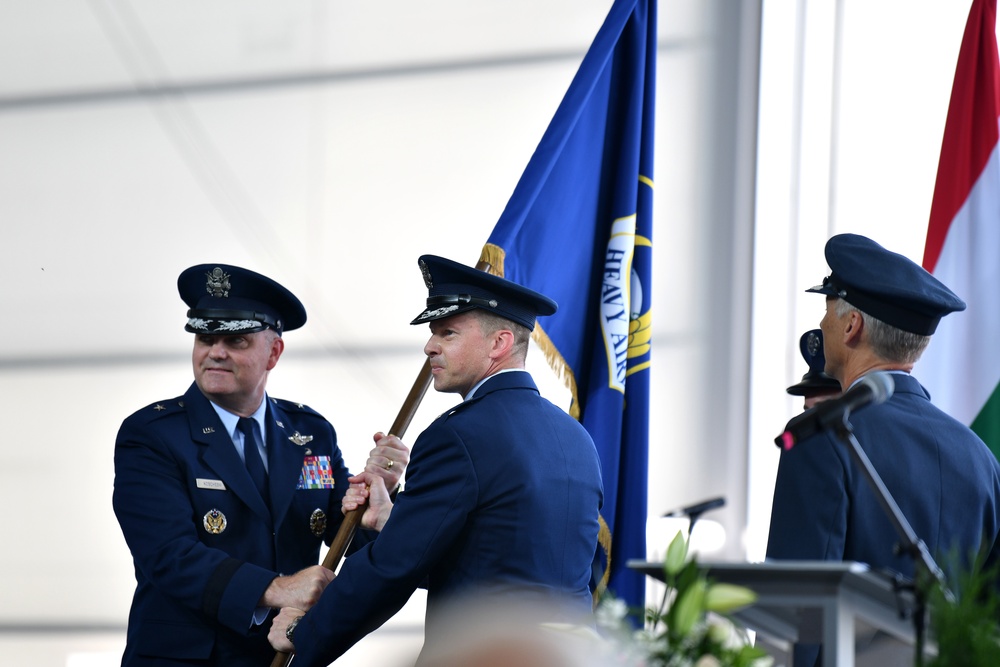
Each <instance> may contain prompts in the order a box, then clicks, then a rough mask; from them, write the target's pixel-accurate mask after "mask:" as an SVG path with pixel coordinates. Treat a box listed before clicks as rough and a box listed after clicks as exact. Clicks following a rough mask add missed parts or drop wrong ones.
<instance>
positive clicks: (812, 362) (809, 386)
mask: <svg viewBox="0 0 1000 667" xmlns="http://www.w3.org/2000/svg"><path fill="white" fill-rule="evenodd" d="M799 351H800V352H802V358H803V359H805V360H806V363H807V364H809V372H807V373H806V374H805V375H803V376H802V380H801V381H799V382H798V383H796V384H793V385H792V386H791V387H789V388H788V389H786V391H787V392H788V393H789V394H791V395H792V396H807V397H808V396H816V395H818V394H830V393H835V392H839V391H840V382H838V381H837V379H836V378H832V377H830V376H829V375H827V374H826V372H825V371H824V370H823V369H824V368H825V367H826V355H825V354H823V330H822V329H812V330H811V331H807V332H805V333H804V334H802V337H801V338H799Z"/></svg>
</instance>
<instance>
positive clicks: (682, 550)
mask: <svg viewBox="0 0 1000 667" xmlns="http://www.w3.org/2000/svg"><path fill="white" fill-rule="evenodd" d="M687 552H688V545H687V540H685V539H684V535H683V534H682V533H681V531H677V535H675V536H674V539H673V541H672V542H670V546H669V547H667V559H666V561H665V562H664V563H663V569H664V570H665V571H666V573H667V574H668V575H669V576H674V575H676V574H677V573H678V572H680V571H681V568H683V567H684V563H685V561H687Z"/></svg>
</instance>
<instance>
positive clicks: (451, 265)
mask: <svg viewBox="0 0 1000 667" xmlns="http://www.w3.org/2000/svg"><path fill="white" fill-rule="evenodd" d="M418 264H419V265H420V272H421V273H422V274H423V276H424V284H425V285H426V286H427V308H425V309H424V312H422V313H420V314H419V315H417V317H416V319H414V320H413V321H412V322H410V324H424V323H425V322H431V321H433V320H439V319H442V318H444V317H451V316H452V315H458V314H459V313H464V312H466V311H469V310H472V309H474V308H481V309H483V310H486V311H488V312H491V313H494V314H496V315H499V316H500V317H503V318H506V319H508V320H511V321H512V322H517V323H518V324H522V325H524V326H526V327H528V329H529V330H533V329H534V328H535V318H536V317H538V316H539V315H551V314H553V313H554V312H556V308H557V305H556V302H555V301H553V300H552V299H550V298H549V297H547V296H545V295H544V294H539V293H538V292H535V291H534V290H530V289H528V288H527V287H522V286H521V285H518V284H517V283H514V282H511V281H509V280H506V279H504V278H500V277H498V276H494V275H492V274H490V273H487V272H485V271H480V270H478V269H475V268H473V267H471V266H465V265H464V264H459V263H458V262H453V261H451V260H450V259H445V258H444V257H437V256H436V255H422V256H421V257H420V259H419V260H418Z"/></svg>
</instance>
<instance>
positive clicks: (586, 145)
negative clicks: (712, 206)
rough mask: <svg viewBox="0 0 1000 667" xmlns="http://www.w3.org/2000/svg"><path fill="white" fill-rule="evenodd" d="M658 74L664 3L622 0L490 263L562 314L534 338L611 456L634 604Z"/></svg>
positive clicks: (616, 585)
mask: <svg viewBox="0 0 1000 667" xmlns="http://www.w3.org/2000/svg"><path fill="white" fill-rule="evenodd" d="M655 75H656V3H655V0H616V2H615V3H614V4H613V5H612V7H611V10H610V12H609V14H608V16H607V18H606V19H605V21H604V24H603V25H602V26H601V29H600V31H599V32H598V33H597V36H596V37H595V39H594V42H593V44H592V45H591V46H590V49H589V50H588V51H587V54H586V56H585V57H584V59H583V62H582V63H581V65H580V69H579V71H577V73H576V76H575V77H574V79H573V81H572V83H571V84H570V87H569V90H568V91H567V92H566V95H565V96H564V97H563V100H562V102H561V103H560V105H559V107H558V109H557V110H556V113H555V116H554V117H553V118H552V121H551V122H550V124H549V127H548V129H547V130H546V131H545V134H544V135H543V136H542V140H541V142H540V143H539V144H538V147H537V148H536V149H535V153H534V155H533V156H532V157H531V160H530V161H529V163H528V166H527V167H526V168H525V170H524V173H523V174H522V176H521V180H520V181H519V182H518V184H517V187H516V188H515V189H514V193H513V194H512V195H511V198H510V201H508V203H507V206H506V208H505V209H504V211H503V213H502V214H501V216H500V219H499V221H498V222H497V224H496V227H495V228H494V229H493V232H492V234H491V235H490V238H489V240H488V242H487V244H486V246H485V248H484V249H483V254H482V257H481V261H484V262H487V263H488V264H490V267H491V268H490V271H492V272H493V273H495V274H496V275H500V276H504V277H506V278H509V279H511V280H513V281H515V282H517V283H520V284H522V285H525V286H527V287H530V288H531V289H534V290H537V291H539V292H541V293H543V294H545V295H547V296H549V297H551V298H553V299H555V300H556V301H557V302H558V304H559V311H558V312H557V313H556V314H555V315H552V316H550V317H542V318H540V319H539V322H538V326H536V328H535V332H534V336H535V340H536V342H538V344H539V345H540V346H541V348H542V349H543V350H544V351H545V353H546V355H547V358H548V360H549V363H550V364H551V365H552V367H553V368H554V369H555V370H556V371H557V372H558V373H559V374H560V375H561V377H562V378H563V379H564V381H565V382H566V385H567V386H568V387H569V389H570V391H571V392H572V395H573V401H572V405H571V408H570V412H571V414H572V415H573V416H574V417H576V418H577V419H579V420H580V421H581V422H582V423H583V425H584V426H585V427H586V428H587V430H588V432H589V433H590V434H591V436H592V437H593V439H594V442H595V443H596V444H597V448H598V452H599V454H600V458H601V466H602V471H603V479H604V508H603V510H602V519H603V522H602V530H601V533H602V535H601V542H602V549H601V550H600V552H601V553H599V554H598V558H597V559H596V563H595V572H596V573H597V579H598V580H600V581H601V584H600V585H601V586H603V585H607V587H608V588H609V589H610V590H611V591H613V592H614V594H615V595H616V596H617V597H619V598H622V599H623V600H625V601H626V602H628V603H629V604H630V605H633V606H639V605H642V604H643V603H644V591H645V582H644V580H643V577H642V575H641V574H639V573H636V572H632V571H630V570H628V569H627V567H626V563H627V561H628V560H629V559H633V558H639V559H645V557H646V513H647V498H646V496H647V462H648V452H647V450H648V439H649V372H650V370H649V369H650V334H651V331H652V329H651V309H650V273H651V264H652V239H653V233H652V232H653V230H652V227H653V210H652V208H653V207H652V203H653V193H652V190H653V180H652V179H653V121H654V100H655V80H656V76H655ZM609 576H610V580H609V578H608V577H609Z"/></svg>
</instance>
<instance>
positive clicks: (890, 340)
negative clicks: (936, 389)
mask: <svg viewBox="0 0 1000 667" xmlns="http://www.w3.org/2000/svg"><path fill="white" fill-rule="evenodd" d="M851 311H857V312H858V313H859V314H860V315H861V319H862V320H864V323H865V331H867V332H868V344H869V345H871V347H872V350H874V352H875V354H877V355H878V356H880V357H882V358H883V359H885V360H886V361H891V362H893V363H897V364H914V363H916V362H917V359H919V358H920V355H921V354H923V353H924V350H925V349H926V348H927V344H928V343H929V342H931V337H930V336H921V335H920V334H915V333H911V332H909V331H903V330H902V329H899V328H897V327H894V326H892V325H891V324H886V323H885V322H883V321H882V320H880V319H878V318H877V317H873V316H872V315H869V314H868V313H866V312H864V311H863V310H861V309H860V308H857V307H856V306H853V305H851V304H849V303H847V302H846V301H844V300H843V299H837V306H836V311H835V312H836V313H837V317H843V316H844V315H847V314H848V313H850V312H851Z"/></svg>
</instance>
